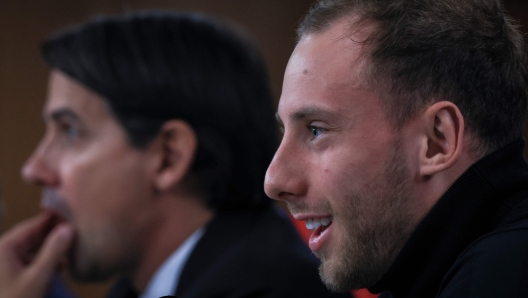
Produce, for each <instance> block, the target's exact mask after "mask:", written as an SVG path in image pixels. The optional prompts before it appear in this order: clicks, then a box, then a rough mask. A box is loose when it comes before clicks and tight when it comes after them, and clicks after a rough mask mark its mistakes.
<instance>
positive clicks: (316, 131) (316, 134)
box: [310, 126, 326, 139]
mask: <svg viewBox="0 0 528 298" xmlns="http://www.w3.org/2000/svg"><path fill="white" fill-rule="evenodd" d="M310 129H311V130H312V137H313V138H314V139H315V138H317V137H319V136H320V135H321V134H322V133H323V132H325V131H326V130H325V129H324V128H321V127H317V126H310Z"/></svg>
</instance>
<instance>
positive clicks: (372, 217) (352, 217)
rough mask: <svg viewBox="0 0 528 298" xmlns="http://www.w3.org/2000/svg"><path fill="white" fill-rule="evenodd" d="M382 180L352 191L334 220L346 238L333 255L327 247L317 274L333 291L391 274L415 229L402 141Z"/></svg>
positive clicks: (395, 147)
mask: <svg viewBox="0 0 528 298" xmlns="http://www.w3.org/2000/svg"><path fill="white" fill-rule="evenodd" d="M392 148H393V150H392V151H391V152H390V153H389V154H388V158H387V162H386V165H385V169H384V171H383V173H380V175H379V177H380V178H379V179H376V180H373V181H371V182H370V183H368V184H366V185H365V186H364V188H363V189H361V190H359V191H356V192H354V193H350V194H349V196H348V197H347V199H346V200H345V202H346V203H345V204H343V206H339V207H340V209H341V210H333V211H334V212H335V213H334V214H335V216H334V220H336V221H339V220H341V221H342V222H336V223H337V224H340V225H341V226H342V227H344V231H345V232H344V234H343V235H342V236H343V237H342V238H341V239H340V241H339V242H338V243H337V244H336V245H335V250H334V251H328V250H326V249H325V248H324V247H323V248H322V249H321V250H320V251H319V252H318V253H317V257H319V258H320V259H321V265H320V267H319V275H320V276H321V279H322V281H323V283H325V285H326V286H327V287H328V289H329V290H331V291H335V292H345V291H349V290H351V289H359V288H365V287H369V286H372V285H374V284H375V283H376V282H377V281H379V280H380V279H381V277H382V276H383V275H384V274H385V273H386V272H387V271H388V270H389V268H390V266H391V265H392V263H393V262H394V259H395V258H396V256H397V254H398V253H399V252H400V251H401V249H402V247H403V245H404V244H405V242H406V241H407V239H408V237H409V235H410V234H411V233H412V230H413V229H414V227H415V221H416V219H415V218H416V217H415V216H414V214H413V208H412V207H411V205H410V204H409V203H410V201H411V198H410V194H411V192H410V185H409V180H410V179H411V177H410V175H409V171H408V169H407V166H406V158H405V155H404V151H403V146H402V143H401V141H400V140H396V141H394V142H393V147H392Z"/></svg>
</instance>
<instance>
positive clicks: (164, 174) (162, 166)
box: [154, 120, 197, 191]
mask: <svg viewBox="0 0 528 298" xmlns="http://www.w3.org/2000/svg"><path fill="white" fill-rule="evenodd" d="M158 138H159V142H160V143H161V149H162V152H160V154H161V160H160V161H161V162H160V163H159V165H158V172H157V174H156V177H155V181H154V184H155V187H156V188H157V189H158V190H159V191H167V190H170V189H172V188H174V187H175V186H176V185H178V183H180V182H182V181H183V180H184V179H185V177H186V175H187V174H188V173H189V170H190V167H191V165H192V162H193V160H194V155H195V151H196V147H197V138H196V134H195V132H194V130H193V129H192V127H191V126H190V125H189V124H188V123H187V122H185V121H182V120H170V121H167V122H165V124H163V126H162V127H161V129H160V133H159V136H158Z"/></svg>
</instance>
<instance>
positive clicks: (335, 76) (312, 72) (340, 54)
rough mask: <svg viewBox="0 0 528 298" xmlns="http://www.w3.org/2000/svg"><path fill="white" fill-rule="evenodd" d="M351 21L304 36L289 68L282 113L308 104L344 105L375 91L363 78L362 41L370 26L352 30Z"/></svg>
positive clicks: (283, 93) (286, 74) (280, 106)
mask: <svg viewBox="0 0 528 298" xmlns="http://www.w3.org/2000/svg"><path fill="white" fill-rule="evenodd" d="M349 24H350V23H349V22H348V21H347V20H342V21H339V22H337V23H336V24H334V25H333V26H331V27H330V28H328V29H327V30H325V31H323V32H320V33H314V34H308V35H305V36H303V37H302V39H301V40H300V41H299V43H298V45H297V47H296V48H295V50H294V52H293V54H292V56H291V58H290V61H289V62H288V66H287V68H286V72H285V75H284V84H283V92H282V96H281V100H280V102H279V114H281V109H282V110H284V109H286V108H288V109H296V108H301V107H303V106H306V105H317V106H321V107H323V108H332V109H340V108H345V105H347V104H352V103H356V104H357V102H356V99H357V100H361V99H367V97H368V98H370V97H371V96H370V95H372V94H369V96H364V95H366V94H363V93H371V92H370V90H368V88H367V87H366V84H365V80H364V79H363V69H364V67H365V65H366V63H367V60H366V59H365V57H364V55H363V44H362V41H364V40H365V39H366V38H367V37H368V36H367V33H368V32H369V31H368V30H369V29H368V28H365V29H364V30H356V31H352V32H351V30H350V26H349ZM350 97H353V98H350Z"/></svg>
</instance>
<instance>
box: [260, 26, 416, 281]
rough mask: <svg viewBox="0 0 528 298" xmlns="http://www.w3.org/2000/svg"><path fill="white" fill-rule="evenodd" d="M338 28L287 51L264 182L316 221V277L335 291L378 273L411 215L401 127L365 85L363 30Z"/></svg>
mask: <svg viewBox="0 0 528 298" xmlns="http://www.w3.org/2000/svg"><path fill="white" fill-rule="evenodd" d="M344 30H345V24H344V23H338V24H336V25H334V26H333V27H331V28H330V29H328V30H326V31H324V32H322V33H317V34H311V35H307V36H304V37H303V38H302V39H301V41H300V42H299V44H298V45H297V47H296V49H295V51H294V52H293V54H292V57H291V59H290V61H289V63H288V66H287V69H286V73H285V77H284V85H283V91H282V96H281V99H280V102H279V108H278V118H279V120H280V122H281V123H282V125H283V129H284V136H283V139H282V142H281V145H280V147H279V149H278V151H277V153H276V154H275V157H274V159H273V161H272V163H271V165H270V166H269V168H268V172H267V174H266V181H265V190H266V193H267V194H268V196H270V197H272V198H274V199H278V200H284V201H286V202H287V205H288V207H289V209H290V211H291V212H292V214H293V215H294V217H295V218H296V219H297V220H305V221H306V223H307V227H308V228H309V229H313V232H312V235H311V238H310V241H309V245H310V248H311V250H312V251H313V252H314V253H315V254H316V255H317V256H318V257H319V258H320V259H321V261H322V264H321V267H320V268H319V270H320V274H321V277H322V279H323V281H324V282H325V283H326V284H327V286H328V287H329V288H331V289H334V290H337V291H344V290H349V289H351V288H361V287H366V286H370V285H372V284H374V283H375V282H376V281H377V280H379V279H380V278H381V276H382V275H383V274H384V273H385V272H386V271H387V270H388V268H389V267H390V265H391V264H392V262H393V261H394V258H395V257H396V255H397V253H398V252H399V251H400V250H401V248H402V246H403V244H404V243H405V241H406V239H407V238H408V236H409V235H410V233H411V231H412V230H413V228H414V227H415V226H416V222H417V221H418V217H417V216H416V215H415V214H416V210H415V209H416V208H415V207H416V206H414V201H413V195H412V194H411V181H410V180H411V178H410V176H411V174H410V173H409V169H408V164H407V160H408V156H409V154H408V153H407V151H408V150H406V147H405V146H406V145H405V137H404V136H403V135H404V132H402V131H396V130H394V129H393V128H392V127H391V125H390V124H389V122H388V120H387V119H386V117H385V113H384V112H383V111H382V107H381V105H380V102H379V98H378V97H377V96H376V95H375V94H374V93H373V91H372V90H370V89H368V88H366V87H365V84H363V81H362V77H361V76H362V71H361V70H362V68H363V65H364V64H365V63H366V60H365V59H363V58H362V57H360V53H361V43H358V42H356V41H357V40H361V38H362V36H361V34H360V33H357V34H356V35H355V36H354V35H352V36H349V35H346V34H344V32H345V31H344ZM358 35H359V36H358ZM312 225H315V227H313V226H312Z"/></svg>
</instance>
